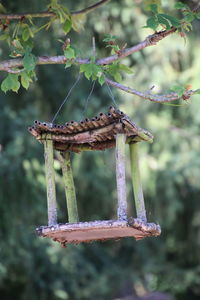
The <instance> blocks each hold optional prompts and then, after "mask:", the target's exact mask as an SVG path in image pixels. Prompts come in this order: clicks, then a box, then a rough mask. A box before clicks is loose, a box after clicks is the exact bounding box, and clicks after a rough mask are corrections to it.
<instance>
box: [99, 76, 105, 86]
mask: <svg viewBox="0 0 200 300" xmlns="http://www.w3.org/2000/svg"><path fill="white" fill-rule="evenodd" d="M98 82H99V84H100V85H101V86H102V85H103V84H104V83H105V76H104V75H103V74H102V75H101V76H100V77H98Z"/></svg>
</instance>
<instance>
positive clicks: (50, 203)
mask: <svg viewBox="0 0 200 300" xmlns="http://www.w3.org/2000/svg"><path fill="white" fill-rule="evenodd" d="M44 157H45V168H46V183H47V207H48V224H49V226H51V225H55V224H57V207H56V188H55V174H54V158H53V141H51V140H46V141H44Z"/></svg>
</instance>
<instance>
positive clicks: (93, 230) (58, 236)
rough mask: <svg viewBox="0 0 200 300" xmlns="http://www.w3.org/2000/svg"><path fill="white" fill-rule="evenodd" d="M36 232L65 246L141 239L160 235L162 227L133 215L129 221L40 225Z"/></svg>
mask: <svg viewBox="0 0 200 300" xmlns="http://www.w3.org/2000/svg"><path fill="white" fill-rule="evenodd" d="M36 232H37V234H38V235H39V236H43V237H48V238H51V239H53V240H54V241H57V242H59V243H61V244H62V245H63V246H65V244H70V243H72V244H79V243H82V242H93V241H105V240H109V239H115V240H117V239H121V238H124V237H134V238H135V239H136V240H140V239H143V238H145V237H150V236H158V235H160V233H161V229H160V226H159V225H156V224H154V223H144V222H143V221H141V220H139V219H134V218H132V217H131V218H129V220H128V221H119V220H108V221H91V222H79V223H66V224H56V225H54V226H40V227H38V228H37V229H36Z"/></svg>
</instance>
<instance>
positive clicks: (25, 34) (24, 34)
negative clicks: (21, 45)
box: [22, 27, 30, 42]
mask: <svg viewBox="0 0 200 300" xmlns="http://www.w3.org/2000/svg"><path fill="white" fill-rule="evenodd" d="M29 37H30V31H29V28H28V27H26V28H25V29H24V30H23V32H22V39H23V40H24V41H25V42H26V41H27V40H28V39H29Z"/></svg>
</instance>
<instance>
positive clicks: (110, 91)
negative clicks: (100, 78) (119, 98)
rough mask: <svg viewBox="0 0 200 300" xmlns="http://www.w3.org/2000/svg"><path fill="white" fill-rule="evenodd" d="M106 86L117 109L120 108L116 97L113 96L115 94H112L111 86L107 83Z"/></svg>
mask: <svg viewBox="0 0 200 300" xmlns="http://www.w3.org/2000/svg"><path fill="white" fill-rule="evenodd" d="M106 86H107V89H108V94H109V95H110V98H111V99H112V102H113V104H114V106H115V108H118V105H117V102H116V100H115V96H114V95H113V92H112V90H111V88H110V87H109V84H108V83H107V81H106Z"/></svg>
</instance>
